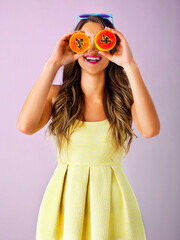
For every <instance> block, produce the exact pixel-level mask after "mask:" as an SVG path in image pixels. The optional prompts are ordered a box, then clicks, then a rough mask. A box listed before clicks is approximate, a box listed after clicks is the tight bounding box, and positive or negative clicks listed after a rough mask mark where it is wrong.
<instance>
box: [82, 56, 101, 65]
mask: <svg viewBox="0 0 180 240" xmlns="http://www.w3.org/2000/svg"><path fill="white" fill-rule="evenodd" d="M84 59H85V60H86V62H88V63H91V64H96V63H98V62H100V61H101V59H102V57H84Z"/></svg>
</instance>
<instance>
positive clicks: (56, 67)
mask: <svg viewBox="0 0 180 240" xmlns="http://www.w3.org/2000/svg"><path fill="white" fill-rule="evenodd" d="M46 65H48V66H50V67H52V68H53V69H54V70H56V71H58V70H59V68H60V67H62V65H61V64H59V63H58V62H57V61H56V60H54V59H51V58H49V59H48V61H47V62H46Z"/></svg>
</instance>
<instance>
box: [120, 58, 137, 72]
mask: <svg viewBox="0 0 180 240" xmlns="http://www.w3.org/2000/svg"><path fill="white" fill-rule="evenodd" d="M122 67H123V68H124V70H125V71H126V70H128V69H129V68H132V67H138V65H137V64H136V62H135V60H134V59H133V60H131V61H130V62H127V63H125V64H123V66H122Z"/></svg>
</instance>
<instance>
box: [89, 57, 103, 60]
mask: <svg viewBox="0 0 180 240" xmlns="http://www.w3.org/2000/svg"><path fill="white" fill-rule="evenodd" d="M86 59H87V60H100V59H101V58H97V57H86Z"/></svg>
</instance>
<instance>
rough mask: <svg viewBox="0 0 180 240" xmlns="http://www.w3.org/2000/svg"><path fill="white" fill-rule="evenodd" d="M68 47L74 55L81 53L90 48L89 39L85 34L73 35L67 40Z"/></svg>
mask: <svg viewBox="0 0 180 240" xmlns="http://www.w3.org/2000/svg"><path fill="white" fill-rule="evenodd" d="M69 46H70V48H71V50H72V51H73V52H75V53H83V52H85V51H86V50H87V49H88V48H89V47H90V39H89V37H88V36H87V34H86V33H83V32H77V33H74V34H73V35H72V36H71V37H70V39H69Z"/></svg>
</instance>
